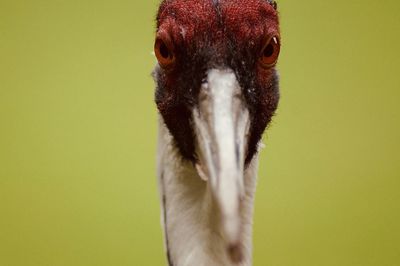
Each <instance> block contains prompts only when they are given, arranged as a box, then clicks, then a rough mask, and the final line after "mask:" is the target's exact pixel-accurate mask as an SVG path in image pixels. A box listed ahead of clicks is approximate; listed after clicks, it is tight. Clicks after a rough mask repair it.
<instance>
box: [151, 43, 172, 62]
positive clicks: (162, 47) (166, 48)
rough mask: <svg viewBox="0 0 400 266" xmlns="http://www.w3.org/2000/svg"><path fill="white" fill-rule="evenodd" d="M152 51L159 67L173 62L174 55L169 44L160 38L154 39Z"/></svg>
mask: <svg viewBox="0 0 400 266" xmlns="http://www.w3.org/2000/svg"><path fill="white" fill-rule="evenodd" d="M154 53H155V54H156V57H157V60H158V63H159V64H160V66H161V67H168V66H171V65H172V64H173V63H174V62H175V55H174V53H173V50H172V47H171V45H170V44H169V43H168V42H166V41H164V40H162V39H161V38H158V39H156V43H155V44H154Z"/></svg>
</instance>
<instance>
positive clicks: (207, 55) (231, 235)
mask: <svg viewBox="0 0 400 266" xmlns="http://www.w3.org/2000/svg"><path fill="white" fill-rule="evenodd" d="M276 8H277V7H276V3H275V2H274V1H268V0H248V1H242V0H201V1H199V0H164V1H163V2H162V3H161V5H160V8H159V10H158V14H157V31H156V38H155V45H154V50H155V55H156V57H157V60H158V65H157V66H156V69H155V71H154V77H155V80H156V83H157V89H156V95H155V101H156V104H157V107H158V109H159V112H160V114H161V116H162V118H163V121H164V123H165V125H166V126H167V128H168V129H169V132H170V133H171V135H172V136H173V139H174V143H175V145H176V147H177V149H178V151H179V154H180V155H181V157H182V158H183V159H184V160H187V161H190V162H192V163H193V164H194V165H195V166H196V169H197V170H198V172H199V175H200V176H201V177H202V178H203V179H205V180H208V181H209V182H210V187H211V190H212V194H213V197H214V198H215V201H216V202H217V205H218V206H219V209H220V212H221V217H222V224H221V227H222V228H223V230H222V231H223V232H224V233H223V235H224V238H225V240H226V243H227V250H228V253H229V254H230V257H231V259H232V260H233V261H237V262H238V261H240V260H241V255H240V241H241V240H240V237H241V236H240V235H241V233H240V232H241V226H240V224H241V221H240V219H241V218H240V202H241V198H242V197H244V196H245V195H244V194H245V191H244V174H243V173H244V170H245V169H246V167H247V166H248V165H249V164H250V163H251V162H252V159H253V157H254V156H255V154H256V153H257V151H258V144H259V142H260V139H261V137H262V134H263V132H264V130H265V128H266V127H267V125H268V123H269V122H270V121H271V118H272V116H273V114H274V112H275V110H276V108H277V105H278V101H279V84H278V75H277V71H276V69H275V65H276V62H277V59H278V55H279V51H280V32H279V20H278V13H277V10H276Z"/></svg>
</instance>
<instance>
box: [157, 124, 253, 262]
mask: <svg viewBox="0 0 400 266" xmlns="http://www.w3.org/2000/svg"><path fill="white" fill-rule="evenodd" d="M257 168H258V158H257V155H256V156H255V157H254V159H253V161H252V162H251V163H250V165H249V166H248V168H247V169H246V170H245V173H244V174H245V182H244V185H245V197H244V198H243V200H242V202H241V208H240V212H241V221H242V229H243V230H242V233H243V235H242V237H241V239H242V241H243V243H242V245H243V256H244V260H243V261H242V263H241V264H233V263H232V262H231V260H230V259H229V257H228V255H227V251H226V246H225V242H224V240H223V238H222V237H223V236H222V230H221V228H220V226H219V225H220V224H221V222H220V217H219V212H218V211H217V206H216V204H215V202H214V200H213V197H212V195H211V190H210V187H209V184H208V183H207V182H206V181H204V180H203V179H201V178H200V176H199V175H198V173H197V171H196V169H195V167H194V166H193V165H192V164H191V163H189V162H185V161H183V160H182V158H181V157H180V156H179V154H178V153H177V151H176V149H175V148H174V147H173V145H172V137H171V135H170V133H169V131H168V130H167V128H166V127H165V125H164V123H163V121H162V118H160V123H159V136H158V161H157V169H158V182H159V191H160V200H161V212H162V215H161V221H162V226H163V229H164V239H165V247H166V250H167V253H168V258H169V264H170V265H173V266H216V265H224V266H250V265H252V223H253V201H254V194H255V187H256V179H257V178H256V176H257Z"/></svg>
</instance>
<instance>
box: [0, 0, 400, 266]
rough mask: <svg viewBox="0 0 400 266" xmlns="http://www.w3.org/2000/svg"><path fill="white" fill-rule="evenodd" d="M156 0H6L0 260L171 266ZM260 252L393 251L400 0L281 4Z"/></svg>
mask: <svg viewBox="0 0 400 266" xmlns="http://www.w3.org/2000/svg"><path fill="white" fill-rule="evenodd" d="M157 5H158V1H155V0H152V1H134V0H130V1H126V0H115V1H101V0H100V1H88V0H83V1H66V0H56V1H54V0H53V1H50V0H38V1H27V0H26V1H22V0H15V1H12V0H0V266H45V265H48V266H72V265H73V266H103V265H104V266H110V265H116V266H128V265H165V258H164V252H163V246H162V236H161V229H160V222H159V206H158V193H157V183H156V177H155V149H156V146H155V143H156V130H157V128H156V120H157V113H156V108H155V105H154V104H153V87H154V85H153V81H152V79H151V77H150V72H151V70H152V67H153V65H154V63H155V59H154V58H153V56H152V55H151V51H152V47H153V33H154V16H155V11H156V9H157ZM279 8H280V12H281V24H282V36H283V49H282V53H281V58H280V63H279V69H280V73H281V91H282V101H281V104H280V108H279V110H278V115H277V116H276V117H275V120H274V122H273V124H272V126H271V127H270V129H269V131H268V133H267V135H266V138H265V141H266V144H267V148H266V149H264V150H263V152H262V156H261V164H260V168H261V169H260V175H259V185H258V191H257V201H256V214H255V228H254V243H255V250H254V264H255V265H262V266H264V265H265V266H269V265H271V266H338V265H340V266H355V265H360V266H369V265H371V266H372V265H373V266H398V265H400V141H399V137H400V125H399V122H400V107H399V100H400V82H399V74H400V73H399V69H400V67H399V65H400V52H399V51H400V16H399V12H400V2H399V1H397V0H388V1H384V2H382V1H365V0H364V1H361V0H352V1H349V0H348V1H344V0H337V1H317V0H309V1H294V0H286V1H283V0H282V1H280V2H279Z"/></svg>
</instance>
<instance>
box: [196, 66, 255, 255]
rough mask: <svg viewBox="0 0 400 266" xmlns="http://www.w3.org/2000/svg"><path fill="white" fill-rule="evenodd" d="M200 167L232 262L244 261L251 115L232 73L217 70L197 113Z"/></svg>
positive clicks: (202, 94) (204, 87)
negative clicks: (243, 209) (246, 164)
mask: <svg viewBox="0 0 400 266" xmlns="http://www.w3.org/2000/svg"><path fill="white" fill-rule="evenodd" d="M193 118H194V124H195V131H196V136H197V144H198V145H197V150H198V151H197V152H198V156H199V164H200V165H197V166H196V168H197V171H198V172H199V175H200V176H201V177H202V179H204V180H208V181H209V182H210V187H211V191H212V194H213V197H214V199H215V201H216V203H217V205H218V207H219V211H220V215H221V218H222V220H221V227H222V233H223V236H224V238H225V241H226V242H227V243H226V244H227V251H228V254H229V255H230V257H231V259H232V261H236V262H237V261H240V260H241V257H242V256H241V249H240V243H241V234H242V233H241V231H242V226H241V224H242V222H241V216H240V202H241V198H242V197H243V196H244V180H243V179H244V158H245V150H246V145H247V143H246V141H245V139H246V136H247V134H248V131H249V112H248V110H247V108H246V107H245V104H244V100H243V95H242V90H241V88H240V85H239V83H238V81H237V78H236V76H235V74H234V73H233V71H232V70H229V69H226V70H219V69H213V70H211V71H209V72H208V76H207V82H206V83H204V84H203V85H202V88H201V90H200V95H199V104H198V106H197V107H196V108H195V109H194V111H193Z"/></svg>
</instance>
